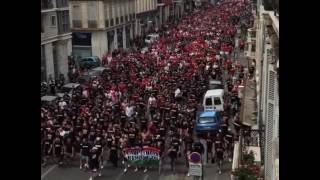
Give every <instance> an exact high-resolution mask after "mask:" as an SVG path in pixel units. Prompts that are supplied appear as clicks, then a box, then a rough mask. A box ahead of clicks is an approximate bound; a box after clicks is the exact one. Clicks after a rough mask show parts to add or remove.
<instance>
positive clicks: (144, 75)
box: [41, 1, 253, 172]
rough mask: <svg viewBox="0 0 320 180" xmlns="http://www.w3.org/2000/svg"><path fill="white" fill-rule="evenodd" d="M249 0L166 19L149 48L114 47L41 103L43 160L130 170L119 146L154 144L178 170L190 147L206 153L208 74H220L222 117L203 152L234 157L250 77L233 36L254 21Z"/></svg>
mask: <svg viewBox="0 0 320 180" xmlns="http://www.w3.org/2000/svg"><path fill="white" fill-rule="evenodd" d="M248 5H249V3H248V2H247V1H245V3H243V2H228V3H223V1H222V2H221V3H220V4H219V5H217V6H211V5H208V6H206V7H203V9H202V10H200V11H198V12H193V13H191V14H190V15H188V16H185V17H184V18H183V19H182V20H181V21H180V22H179V23H178V24H177V25H175V26H173V27H171V26H170V28H168V27H166V26H163V27H162V28H161V29H159V31H160V32H162V34H164V36H161V38H160V39H159V41H157V42H155V43H153V44H151V45H150V46H149V50H148V51H147V52H146V53H141V52H140V51H138V50H137V51H130V52H126V51H123V52H118V53H114V54H113V57H112V59H111V60H108V61H106V62H107V63H106V64H105V67H106V70H105V71H104V72H103V73H102V74H101V76H99V77H97V78H96V79H94V80H92V81H90V82H89V83H88V84H87V85H86V86H80V87H79V88H77V89H75V90H74V91H73V93H72V95H71V97H70V96H69V95H68V94H66V95H65V96H63V97H61V98H59V99H58V101H57V102H56V103H55V104H53V105H42V107H41V146H42V152H43V154H41V159H42V163H43V165H45V164H47V163H48V162H49V161H52V160H53V162H56V163H59V164H61V165H62V164H65V165H67V164H68V163H69V164H70V163H71V162H73V161H74V159H76V158H79V159H80V164H79V166H80V169H88V168H89V169H92V170H96V171H101V169H102V168H103V165H104V163H103V162H105V161H108V162H111V163H112V165H113V166H115V167H118V166H119V165H121V164H122V165H121V166H122V167H124V171H127V169H128V167H129V165H127V163H126V159H125V158H123V155H122V149H123V148H125V147H136V146H140V147H142V146H151V147H157V148H159V149H160V150H161V156H162V157H163V158H166V157H169V159H170V163H171V167H172V170H175V162H176V160H177V159H178V158H186V157H187V154H188V153H190V152H191V151H199V152H200V153H202V154H203V153H204V150H203V147H202V146H201V144H200V145H199V142H197V140H195V138H194V137H195V135H194V124H195V119H196V116H197V112H198V111H199V110H201V104H202V97H203V95H204V93H205V92H206V90H207V88H208V87H207V86H208V82H209V80H210V79H218V80H221V81H222V82H223V83H224V84H225V86H226V90H225V91H226V92H225V97H224V98H225V100H224V101H225V107H224V109H225V110H224V112H221V114H222V116H223V119H224V122H223V124H222V125H221V129H220V131H219V132H218V133H217V134H208V135H207V136H205V137H204V139H206V141H207V151H206V152H208V154H211V156H210V157H213V156H214V157H216V158H218V160H219V161H220V160H222V159H223V158H224V154H227V155H228V158H231V157H232V145H233V139H234V138H233V133H232V132H231V131H230V126H231V124H232V123H233V124H234V127H235V129H236V130H237V131H238V130H239V127H240V126H241V122H240V121H239V110H240V108H239V107H240V105H241V103H240V99H239V97H238V87H239V85H241V84H242V83H243V80H244V78H245V77H246V73H245V71H244V69H245V68H244V67H243V66H242V65H240V64H237V63H236V62H237V61H235V60H234V56H233V54H234V48H235V41H234V39H235V36H236V35H237V29H239V28H240V29H241V28H243V27H244V28H248V27H250V26H251V25H252V22H253V20H252V18H251V16H249V15H248ZM240 41H241V39H240ZM240 44H243V43H242V42H241V43H240ZM72 69H74V67H72V68H71V70H72ZM61 79H63V78H62V77H61ZM61 81H62V80H61ZM59 82H60V80H59ZM61 83H62V84H63V83H64V79H63V82H61ZM61 83H60V84H61ZM51 84H52V83H51ZM51 84H50V85H51ZM53 84H54V83H53ZM59 86H60V85H59ZM52 87H53V89H54V85H52ZM235 137H236V136H235ZM198 145H199V147H198ZM213 152H214V153H213ZM213 154H215V155H213ZM210 161H211V160H210ZM212 161H213V160H212ZM186 165H188V164H186ZM141 168H143V170H144V172H147V168H148V167H134V171H138V170H139V169H141ZM220 171H221V170H220Z"/></svg>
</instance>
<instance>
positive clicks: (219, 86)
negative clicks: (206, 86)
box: [210, 84, 223, 89]
mask: <svg viewBox="0 0 320 180" xmlns="http://www.w3.org/2000/svg"><path fill="white" fill-rule="evenodd" d="M210 89H223V85H222V84H210Z"/></svg>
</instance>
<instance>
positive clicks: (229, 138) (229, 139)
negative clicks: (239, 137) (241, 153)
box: [224, 128, 234, 162]
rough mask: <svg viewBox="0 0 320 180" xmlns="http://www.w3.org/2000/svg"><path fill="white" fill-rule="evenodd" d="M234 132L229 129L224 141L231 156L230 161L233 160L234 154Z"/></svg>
mask: <svg viewBox="0 0 320 180" xmlns="http://www.w3.org/2000/svg"><path fill="white" fill-rule="evenodd" d="M233 140H234V139H233V133H232V132H231V129H230V128H229V129H228V132H227V133H226V134H225V136H224V142H225V143H226V151H227V154H228V157H229V162H232V154H233Z"/></svg>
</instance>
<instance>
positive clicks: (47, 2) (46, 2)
mask: <svg viewBox="0 0 320 180" xmlns="http://www.w3.org/2000/svg"><path fill="white" fill-rule="evenodd" d="M52 8H53V3H52V0H41V9H52Z"/></svg>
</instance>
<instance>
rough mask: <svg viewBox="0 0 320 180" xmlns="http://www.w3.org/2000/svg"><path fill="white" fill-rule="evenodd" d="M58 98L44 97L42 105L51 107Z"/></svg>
mask: <svg viewBox="0 0 320 180" xmlns="http://www.w3.org/2000/svg"><path fill="white" fill-rule="evenodd" d="M56 99H57V96H42V97H41V105H51V104H53V103H54V102H55V100H56Z"/></svg>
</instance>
